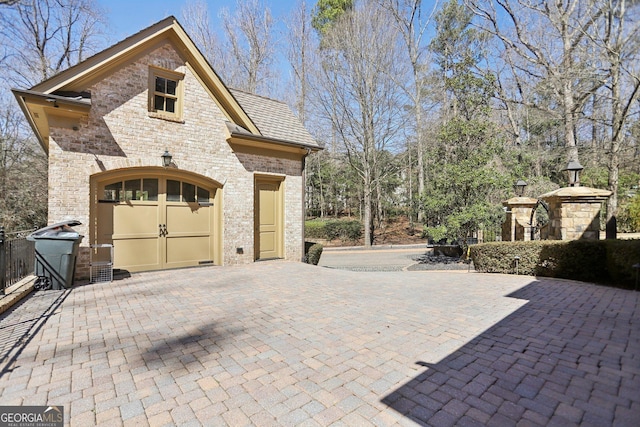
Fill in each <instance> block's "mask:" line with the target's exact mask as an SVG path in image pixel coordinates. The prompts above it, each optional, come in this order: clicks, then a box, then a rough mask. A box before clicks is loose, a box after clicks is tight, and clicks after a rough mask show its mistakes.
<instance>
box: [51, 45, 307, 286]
mask: <svg viewBox="0 0 640 427" xmlns="http://www.w3.org/2000/svg"><path fill="white" fill-rule="evenodd" d="M150 65H154V66H157V67H162V68H166V69H170V70H174V71H177V72H180V73H183V74H184V75H185V77H184V82H183V84H184V102H183V115H182V117H183V119H184V122H183V123H179V122H175V121H169V120H163V119H158V118H154V117H150V116H149V112H148V92H147V90H148V82H149V66H150ZM87 90H89V91H90V92H91V104H92V105H91V110H90V113H89V117H88V119H86V120H84V121H83V122H82V123H80V126H79V129H78V130H76V131H74V130H72V129H66V128H51V129H50V139H49V145H50V148H49V222H50V223H54V222H58V221H61V220H64V219H67V218H74V219H78V220H80V221H81V222H82V223H83V225H82V226H79V227H76V230H77V231H79V232H80V233H81V234H83V235H85V236H86V237H85V238H84V240H83V242H82V244H81V251H80V255H79V260H78V266H77V274H76V276H77V277H87V276H88V263H89V250H88V246H89V244H90V243H92V241H91V236H89V232H90V227H89V224H90V221H91V220H92V218H90V206H91V203H92V201H91V191H90V190H91V188H90V177H91V176H93V175H96V174H99V173H102V172H106V171H112V170H116V169H125V168H135V167H159V166H161V158H160V156H161V154H162V153H163V152H164V150H165V149H168V150H169V151H170V153H171V154H172V155H173V163H174V164H175V165H176V166H177V168H178V169H180V170H185V171H190V172H194V173H197V174H199V175H202V176H205V177H208V178H211V179H213V180H215V181H217V182H219V183H220V184H222V190H221V191H222V195H223V198H222V201H223V218H224V220H223V232H222V234H223V236H222V239H223V249H224V263H225V264H238V263H249V262H253V259H254V258H253V255H254V254H253V247H254V236H253V220H254V216H253V214H254V173H273V174H280V175H282V176H283V177H284V191H285V194H284V199H285V217H286V221H285V224H286V225H285V258H286V259H291V260H300V259H301V258H302V245H303V238H302V227H303V223H302V209H303V203H302V171H301V162H300V161H297V160H287V159H281V158H272V157H263V156H250V155H243V154H237V153H234V152H233V151H232V149H231V147H230V146H229V144H228V143H227V141H226V125H225V122H226V121H227V120H228V119H227V118H226V116H225V115H224V113H223V112H222V111H221V110H220V108H219V107H218V105H217V104H216V102H215V101H214V100H212V99H211V97H210V96H209V94H208V92H207V91H206V90H205V88H203V87H202V85H201V84H200V82H199V80H198V79H197V78H196V77H195V76H194V75H193V73H192V70H191V69H190V68H189V67H188V66H186V65H185V62H184V60H183V59H182V58H181V57H180V55H179V54H178V53H177V52H176V51H175V49H174V48H173V46H172V45H171V44H170V43H169V42H166V43H164V44H162V45H160V46H158V47H157V48H156V49H154V50H152V51H151V52H149V53H147V54H146V55H144V56H143V57H141V58H139V59H137V60H136V61H135V62H133V63H129V64H127V65H124V66H123V67H122V68H120V69H119V70H118V71H116V72H114V73H113V74H111V75H109V76H107V77H106V78H104V79H103V80H101V81H99V82H97V83H95V84H93V85H92V86H91V87H89V88H87ZM219 191H220V190H219ZM238 247H242V248H244V253H243V254H238V253H236V248H238Z"/></svg>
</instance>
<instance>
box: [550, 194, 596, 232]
mask: <svg viewBox="0 0 640 427" xmlns="http://www.w3.org/2000/svg"><path fill="white" fill-rule="evenodd" d="M600 208H601V204H600V202H595V203H589V202H585V203H580V202H567V201H565V202H562V201H561V200H559V199H555V200H550V201H549V216H550V221H549V239H550V240H578V239H591V240H598V239H599V238H600Z"/></svg>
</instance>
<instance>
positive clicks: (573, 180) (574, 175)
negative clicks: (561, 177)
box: [563, 160, 584, 187]
mask: <svg viewBox="0 0 640 427" xmlns="http://www.w3.org/2000/svg"><path fill="white" fill-rule="evenodd" d="M582 169H584V167H583V166H582V165H581V164H580V162H578V161H577V160H571V161H570V162H569V164H568V165H567V167H566V168H564V169H563V170H565V171H567V174H568V175H569V187H580V171H582Z"/></svg>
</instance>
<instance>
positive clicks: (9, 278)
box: [0, 226, 35, 294]
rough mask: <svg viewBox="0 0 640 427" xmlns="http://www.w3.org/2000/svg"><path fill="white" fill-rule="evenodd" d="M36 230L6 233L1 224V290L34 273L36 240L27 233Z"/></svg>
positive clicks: (2, 291)
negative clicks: (32, 240)
mask: <svg viewBox="0 0 640 427" xmlns="http://www.w3.org/2000/svg"><path fill="white" fill-rule="evenodd" d="M33 231H34V230H33V229H32V230H23V231H15V232H12V233H5V231H4V227H2V226H0V292H1V293H2V294H4V292H5V289H6V288H8V287H9V286H11V285H13V284H15V283H18V282H19V281H20V280H21V279H23V278H25V277H27V276H28V275H30V274H33V271H34V265H33V264H34V260H35V249H34V242H30V241H28V240H27V235H28V234H30V233H31V232H33Z"/></svg>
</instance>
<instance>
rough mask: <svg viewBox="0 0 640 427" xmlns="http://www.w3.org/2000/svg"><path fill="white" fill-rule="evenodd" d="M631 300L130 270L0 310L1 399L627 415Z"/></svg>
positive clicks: (126, 417) (250, 270)
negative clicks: (1, 344)
mask: <svg viewBox="0 0 640 427" xmlns="http://www.w3.org/2000/svg"><path fill="white" fill-rule="evenodd" d="M639 295H640V293H638V292H633V291H626V290H620V289H611V288H605V287H601V286H596V285H590V284H585V283H578V282H571V281H563V280H550V279H536V278H532V277H525V276H507V275H485V274H479V273H453V274H451V273H444V272H442V273H440V272H406V271H403V272H393V273H391V272H378V273H362V272H352V271H340V270H335V269H327V268H322V267H313V266H309V265H304V264H299V263H289V262H263V263H256V264H253V265H249V266H237V267H206V268H197V269H185V270H174V271H165V272H152V273H143V274H135V275H133V276H132V277H130V278H128V279H124V280H120V281H115V282H113V283H111V284H93V285H86V286H80V287H76V288H74V289H73V290H70V291H46V292H39V293H36V294H32V296H31V297H29V298H28V299H27V300H26V301H24V302H23V303H22V304H20V305H19V306H18V307H16V308H14V309H13V310H11V311H10V312H8V313H6V314H4V315H3V316H2V317H0V331H2V332H0V333H1V334H2V335H1V336H2V339H3V340H4V339H5V337H6V339H7V340H9V341H10V342H12V344H11V345H5V346H4V347H3V354H1V355H0V361H2V362H1V363H2V365H0V369H2V371H1V377H0V405H44V404H51V405H64V407H65V418H66V421H67V422H68V423H69V424H70V425H72V426H86V425H96V424H97V425H101V426H103V425H107V426H108V425H132V426H133V425H136V426H140V425H143V426H144V425H152V426H164V425H180V426H184V425H211V426H216V425H232V426H241V425H258V426H260V425H266V426H279V425H304V426H326V425H336V426H341V425H345V426H354V425H434V426H446V425H500V426H504V425H523V426H527V425H529V426H535V425H559V424H562V425H563V426H569V425H593V426H602V425H619V426H637V425H638V424H639V423H640V301H639V297H638V296H639ZM47 301H50V303H49V304H48V303H47ZM43 313H45V315H43ZM34 319H39V320H38V322H40V323H37V327H29V328H25V327H23V326H20V325H26V324H28V323H29V322H31V324H32V325H36V323H34V322H35V320H34ZM21 328H22V329H21ZM9 331H11V332H9Z"/></svg>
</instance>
